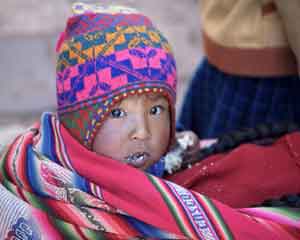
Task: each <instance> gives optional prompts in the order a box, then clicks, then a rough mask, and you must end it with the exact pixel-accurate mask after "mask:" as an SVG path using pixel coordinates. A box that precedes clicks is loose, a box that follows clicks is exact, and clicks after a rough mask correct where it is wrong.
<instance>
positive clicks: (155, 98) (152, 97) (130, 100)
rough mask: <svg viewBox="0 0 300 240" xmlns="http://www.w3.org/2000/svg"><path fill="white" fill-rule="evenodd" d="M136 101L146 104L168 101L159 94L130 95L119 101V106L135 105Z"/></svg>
mask: <svg viewBox="0 0 300 240" xmlns="http://www.w3.org/2000/svg"><path fill="white" fill-rule="evenodd" d="M138 101H147V102H150V103H151V102H153V103H154V102H166V103H168V102H169V101H168V99H167V97H166V96H164V95H163V94H161V93H142V94H137V95H131V96H128V97H126V98H125V99H123V100H121V101H120V102H119V104H135V103H136V102H138Z"/></svg>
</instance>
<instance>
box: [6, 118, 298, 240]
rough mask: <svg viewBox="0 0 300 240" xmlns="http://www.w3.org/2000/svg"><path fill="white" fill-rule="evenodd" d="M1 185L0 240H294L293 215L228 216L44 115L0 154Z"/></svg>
mask: <svg viewBox="0 0 300 240" xmlns="http://www.w3.org/2000/svg"><path fill="white" fill-rule="evenodd" d="M0 181H1V184H0V238H1V239H137V238H139V239H209V240H213V239H296V238H295V237H296V236H297V234H298V237H299V233H298V232H297V231H298V230H299V225H300V215H299V214H296V213H293V214H291V211H290V210H289V209H284V210H280V209H276V210H274V211H273V210H272V209H271V210H269V209H265V208H263V209H241V210H237V209H232V208H230V207H228V206H225V205H223V204H221V203H219V202H217V201H214V200H211V199H208V198H207V197H205V196H203V195H201V194H199V193H196V192H192V191H189V190H187V189H185V188H183V187H181V186H179V185H176V184H174V183H172V182H169V181H166V180H163V179H160V178H157V177H155V176H152V175H150V174H147V173H145V172H143V171H140V170H138V169H135V168H132V167H130V166H127V165H125V164H122V163H119V162H118V161H115V160H113V159H109V158H106V157H104V156H99V155H96V154H95V153H93V152H91V151H89V150H88V149H87V148H85V147H83V146H82V145H80V144H79V143H78V142H77V141H76V140H75V139H74V138H72V137H71V135H70V134H69V133H68V131H67V130H66V129H64V127H63V126H62V125H61V124H60V123H59V121H58V120H57V118H56V116H55V115H54V114H51V113H44V114H43V115H42V118H41V121H40V122H39V123H36V124H35V125H34V126H33V127H32V128H30V129H28V130H27V131H26V132H25V133H23V134H21V135H19V136H18V137H17V138H16V139H15V140H14V141H13V143H11V144H10V145H9V146H8V147H6V148H5V149H4V151H3V152H2V155H1V158H0ZM293 211H295V210H293Z"/></svg>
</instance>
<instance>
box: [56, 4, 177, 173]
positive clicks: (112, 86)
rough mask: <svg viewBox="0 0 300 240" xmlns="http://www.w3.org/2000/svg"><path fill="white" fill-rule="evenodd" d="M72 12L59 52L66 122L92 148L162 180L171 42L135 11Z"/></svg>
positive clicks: (170, 133) (168, 136) (171, 111)
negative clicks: (153, 174)
mask: <svg viewBox="0 0 300 240" xmlns="http://www.w3.org/2000/svg"><path fill="white" fill-rule="evenodd" d="M74 10H75V13H77V15H75V16H73V17H71V18H70V19H69V20H68V24H67V27H66V30H65V32H64V33H63V34H62V37H61V39H60V41H59V43H58V46H57V51H58V62H57V98H58V118H59V120H60V122H61V123H62V124H63V125H64V126H65V127H66V128H67V129H68V131H69V132H70V133H71V134H72V135H73V137H74V138H76V139H77V140H78V141H79V142H80V143H82V144H83V145H84V146H86V147H87V148H88V149H90V150H92V151H94V152H96V153H98V154H101V155H105V156H108V157H111V158H113V159H115V160H119V161H121V162H123V163H126V164H129V165H131V166H133V167H136V168H140V169H142V170H148V171H150V172H151V173H155V174H156V175H159V176H160V175H162V173H163V170H164V168H163V166H164V163H163V159H162V156H163V155H164V154H165V153H166V152H167V151H168V149H169V148H170V145H171V144H172V139H173V138H174V123H175V108H174V106H175V95H176V94H175V91H176V66H175V60H174V56H173V54H172V52H171V48H170V45H169V43H168V41H167V40H166V38H165V37H164V36H163V35H162V34H161V33H160V32H159V31H158V30H157V29H156V28H155V27H154V26H153V24H152V23H151V22H150V20H149V19H148V18H146V17H144V16H142V15H139V14H137V13H136V12H134V10H133V9H126V8H122V9H120V8H118V7H115V8H110V9H108V8H107V9H103V8H100V7H95V6H94V7H91V6H89V5H84V4H77V5H76V6H74ZM89 11H90V12H91V13H89ZM103 11H107V12H108V11H109V12H110V13H111V12H113V11H115V14H106V15H105V14H103ZM118 11H119V13H118ZM92 12H94V13H97V12H101V14H100V15H97V14H96V15H95V14H94V13H92ZM81 13H84V14H81ZM129 13H130V14H129Z"/></svg>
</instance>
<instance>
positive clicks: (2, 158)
mask: <svg viewBox="0 0 300 240" xmlns="http://www.w3.org/2000/svg"><path fill="white" fill-rule="evenodd" d="M1 148H2V149H1V152H0V173H1V176H3V178H4V179H8V175H7V173H6V171H5V163H6V160H7V154H8V148H7V147H1Z"/></svg>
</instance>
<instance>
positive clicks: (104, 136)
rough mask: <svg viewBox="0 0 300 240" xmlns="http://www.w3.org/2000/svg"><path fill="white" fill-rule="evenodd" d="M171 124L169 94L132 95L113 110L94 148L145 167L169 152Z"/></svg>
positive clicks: (122, 160)
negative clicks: (167, 97) (166, 95)
mask: <svg viewBox="0 0 300 240" xmlns="http://www.w3.org/2000/svg"><path fill="white" fill-rule="evenodd" d="M170 125H171V123H170V112H169V104H168V101H167V99H166V98H165V97H163V96H162V95H159V94H143V95H133V96H130V97H128V98H126V99H124V100H123V101H122V102H121V103H120V104H119V105H117V106H115V107H114V108H113V109H112V110H111V113H110V116H109V117H108V118H107V119H106V120H105V121H104V123H103V124H102V126H101V127H100V129H99V131H98V133H97V135H96V137H95V141H94V144H93V151H95V152H96V153H98V154H101V155H105V156H109V157H111V158H113V159H116V160H119V161H121V162H124V163H126V164H130V165H131V166H133V167H136V168H140V169H143V170H145V169H147V168H148V167H149V166H151V165H152V164H153V163H155V162H157V161H158V160H159V159H160V158H161V157H162V156H163V154H165V152H166V150H167V147H168V145H169V140H170V131H171V130H170V127H171V126H170Z"/></svg>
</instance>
